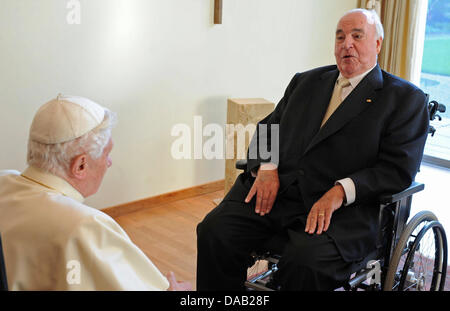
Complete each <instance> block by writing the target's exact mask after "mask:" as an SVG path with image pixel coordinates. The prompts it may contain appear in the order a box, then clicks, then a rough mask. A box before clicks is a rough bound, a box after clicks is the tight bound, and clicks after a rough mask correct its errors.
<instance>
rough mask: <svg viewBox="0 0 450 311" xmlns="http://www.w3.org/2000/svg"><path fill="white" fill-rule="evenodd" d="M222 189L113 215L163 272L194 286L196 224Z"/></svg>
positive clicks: (210, 208) (209, 208)
mask: <svg viewBox="0 0 450 311" xmlns="http://www.w3.org/2000/svg"><path fill="white" fill-rule="evenodd" d="M223 195H224V192H223V190H222V191H216V192H211V193H208V194H204V195H199V196H196V197H192V198H187V199H183V200H179V201H176V202H171V203H166V204H161V205H158V206H156V207H151V208H147V209H143V210H139V211H136V212H132V213H128V214H125V215H120V216H116V217H114V219H115V220H116V221H117V222H118V223H119V224H120V225H121V226H122V228H123V229H124V230H125V231H126V232H127V233H128V235H129V236H130V238H131V240H133V242H134V243H135V244H136V245H137V246H138V247H139V248H140V249H141V250H142V251H143V252H144V253H145V254H146V255H147V256H148V257H149V258H150V259H151V260H152V262H153V263H154V264H155V265H156V266H157V267H158V268H159V270H160V271H161V272H162V273H163V274H166V273H167V272H169V271H173V272H174V273H175V276H176V277H177V280H183V281H189V282H191V283H192V285H193V287H194V289H195V275H196V264H197V236H196V232H195V231H196V227H197V224H198V223H199V222H200V221H201V220H202V219H203V218H204V216H205V215H206V214H207V213H208V212H209V211H210V210H212V209H213V208H214V207H215V206H216V205H215V203H214V202H213V200H215V199H218V198H222V197H223Z"/></svg>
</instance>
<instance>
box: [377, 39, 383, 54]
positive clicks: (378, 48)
mask: <svg viewBox="0 0 450 311" xmlns="http://www.w3.org/2000/svg"><path fill="white" fill-rule="evenodd" d="M382 46H383V39H382V38H381V37H379V38H378V40H377V54H380V52H381V47H382Z"/></svg>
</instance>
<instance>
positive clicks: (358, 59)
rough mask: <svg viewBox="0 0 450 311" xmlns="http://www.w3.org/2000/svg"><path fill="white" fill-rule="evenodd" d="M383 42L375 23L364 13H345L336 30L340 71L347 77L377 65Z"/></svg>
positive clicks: (335, 51) (336, 49) (337, 60)
mask: <svg viewBox="0 0 450 311" xmlns="http://www.w3.org/2000/svg"><path fill="white" fill-rule="evenodd" d="M381 44H382V39H381V38H377V34H376V28H375V24H369V23H368V22H367V17H366V15H365V14H364V13H361V12H353V13H349V14H347V15H345V16H344V17H342V18H341V20H340V21H339V23H338V26H337V30H336V41H335V49H334V55H335V57H336V63H337V66H338V68H339V71H340V72H341V73H342V75H343V76H344V77H345V78H352V77H355V76H357V75H360V74H362V73H364V72H366V71H367V70H369V69H370V68H371V67H373V66H375V64H376V62H377V55H378V54H379V53H380V50H381Z"/></svg>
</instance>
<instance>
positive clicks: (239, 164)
mask: <svg viewBox="0 0 450 311" xmlns="http://www.w3.org/2000/svg"><path fill="white" fill-rule="evenodd" d="M236 169H238V170H244V171H245V170H246V169H247V160H245V159H244V160H237V161H236Z"/></svg>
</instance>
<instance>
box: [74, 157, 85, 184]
mask: <svg viewBox="0 0 450 311" xmlns="http://www.w3.org/2000/svg"><path fill="white" fill-rule="evenodd" d="M70 172H71V173H72V176H73V177H74V178H76V179H84V178H86V175H87V155H86V154H80V155H78V156H76V157H75V158H74V159H73V160H72V164H71V165H70Z"/></svg>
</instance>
